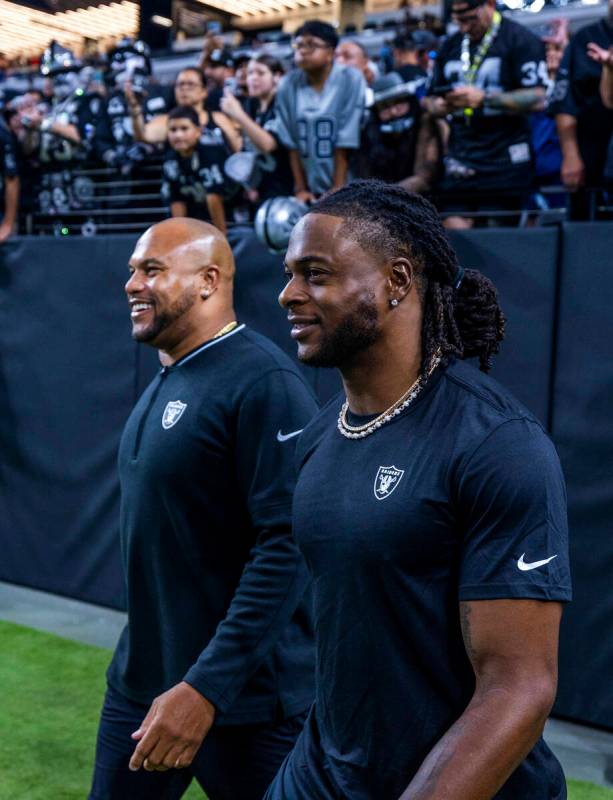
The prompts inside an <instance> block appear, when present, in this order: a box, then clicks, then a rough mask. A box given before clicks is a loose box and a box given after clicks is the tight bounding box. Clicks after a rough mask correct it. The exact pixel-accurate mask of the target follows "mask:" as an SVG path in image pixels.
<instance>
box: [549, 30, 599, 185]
mask: <svg viewBox="0 0 613 800" xmlns="http://www.w3.org/2000/svg"><path fill="white" fill-rule="evenodd" d="M590 42H595V43H596V44H598V45H600V46H601V47H604V48H605V49H606V50H608V48H609V47H611V45H613V26H612V25H611V23H610V22H609V20H606V19H603V20H600V22H596V23H593V24H592V25H586V27H585V28H581V30H579V31H577V33H576V34H575V35H574V36H573V38H572V39H571V40H570V43H569V45H568V47H567V48H566V51H565V52H564V57H563V58H562V63H561V64H560V69H559V70H558V75H557V79H556V84H555V86H554V88H553V92H552V95H551V98H550V101H549V109H548V110H549V113H550V114H570V115H571V116H573V117H576V118H577V141H578V144H579V151H580V153H581V157H582V158H583V160H584V162H585V166H586V171H587V181H588V183H591V184H598V183H600V181H601V179H602V173H603V169H604V163H605V160H606V154H607V148H608V145H609V139H610V137H611V134H612V133H613V111H612V110H611V109H607V108H605V107H604V105H603V104H602V100H601V99H600V76H601V74H602V67H601V66H600V65H599V64H597V63H596V62H595V61H592V59H591V58H590V57H589V56H588V55H587V45H588V44H589V43H590Z"/></svg>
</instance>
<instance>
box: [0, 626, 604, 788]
mask: <svg viewBox="0 0 613 800" xmlns="http://www.w3.org/2000/svg"><path fill="white" fill-rule="evenodd" d="M109 659H110V653H109V651H108V650H102V649H100V648H97V647H90V646H88V645H82V644H77V643H76V642H72V641H68V640H67V639H61V638H59V637H57V636H52V635H50V634H47V633H40V632H38V631H34V630H31V629H30V628H23V627H20V626H18V625H12V624H10V623H6V622H0V800H84V799H85V797H86V796H87V792H88V789H89V781H90V776H91V768H92V762H93V756H94V742H95V737H96V728H97V725H98V714H99V711H100V704H101V701H102V694H103V691H104V673H105V670H106V667H107V664H108V662H109ZM569 789H570V791H569V800H613V791H611V790H607V789H601V788H599V787H597V786H592V785H590V784H586V783H580V782H578V781H570V782H569ZM185 798H186V799H187V800H196V798H199V800H203V798H204V795H203V794H202V792H201V791H200V789H199V787H198V786H197V785H195V784H192V786H191V787H190V790H189V792H188V793H187V794H186V795H185ZM313 800H315V798H314V799H313Z"/></svg>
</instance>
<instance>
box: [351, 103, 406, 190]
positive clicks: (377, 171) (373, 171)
mask: <svg viewBox="0 0 613 800" xmlns="http://www.w3.org/2000/svg"><path fill="white" fill-rule="evenodd" d="M409 102H410V121H411V125H410V127H409V128H407V129H406V130H404V131H402V132H400V133H382V132H381V121H380V120H379V117H378V116H377V112H376V111H375V110H374V109H371V110H370V112H369V114H368V119H367V122H366V125H365V126H364V128H363V129H362V138H361V142H360V149H359V152H358V153H357V158H356V161H355V170H356V172H357V175H358V176H359V177H360V178H379V179H380V180H383V181H387V182H388V183H397V182H398V181H399V180H402V179H403V178H408V177H409V176H411V175H412V174H413V172H414V169H415V150H416V147H417V136H418V133H419V125H420V121H421V108H420V105H419V101H418V100H417V98H416V97H413V98H411V99H410V100H409Z"/></svg>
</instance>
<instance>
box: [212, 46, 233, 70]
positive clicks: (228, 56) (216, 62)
mask: <svg viewBox="0 0 613 800" xmlns="http://www.w3.org/2000/svg"><path fill="white" fill-rule="evenodd" d="M206 61H207V65H210V66H213V67H233V66H234V56H233V55H232V51H231V50H228V48H227V47H218V48H217V49H216V50H213V52H212V53H211V54H210V55H209V57H208V58H207V60H206Z"/></svg>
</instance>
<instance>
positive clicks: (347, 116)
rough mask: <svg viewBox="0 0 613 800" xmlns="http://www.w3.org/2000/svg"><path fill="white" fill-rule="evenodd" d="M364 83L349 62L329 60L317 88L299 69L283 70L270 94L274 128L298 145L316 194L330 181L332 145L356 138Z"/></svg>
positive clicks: (346, 144)
mask: <svg viewBox="0 0 613 800" xmlns="http://www.w3.org/2000/svg"><path fill="white" fill-rule="evenodd" d="M365 89H366V83H365V81H364V78H363V77H362V75H361V74H360V73H359V72H358V71H357V70H356V69H353V68H352V67H345V66H341V65H340V64H334V66H333V67H332V71H331V72H330V75H329V76H328V80H327V81H326V83H325V85H324V87H323V89H322V91H321V92H318V91H316V90H315V89H314V88H313V87H312V86H309V84H308V82H307V77H306V75H305V73H304V72H303V71H302V70H301V69H295V70H293V71H292V72H290V73H289V75H286V77H285V78H284V79H283V81H282V82H281V85H280V86H279V91H278V93H277V99H276V109H277V120H276V126H277V130H276V133H277V135H278V136H279V138H280V140H281V142H282V143H283V144H284V145H285V146H286V147H287V148H289V149H290V150H298V152H299V153H300V158H301V161H302V165H303V167H304V171H305V174H306V179H307V184H308V188H309V190H310V191H311V192H313V194H315V195H320V194H323V193H324V192H327V191H328V190H329V189H330V188H331V187H332V176H333V170H334V151H335V150H336V149H340V148H348V149H354V148H357V147H358V146H359V143H360V127H361V124H362V119H363V116H364V94H365Z"/></svg>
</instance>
